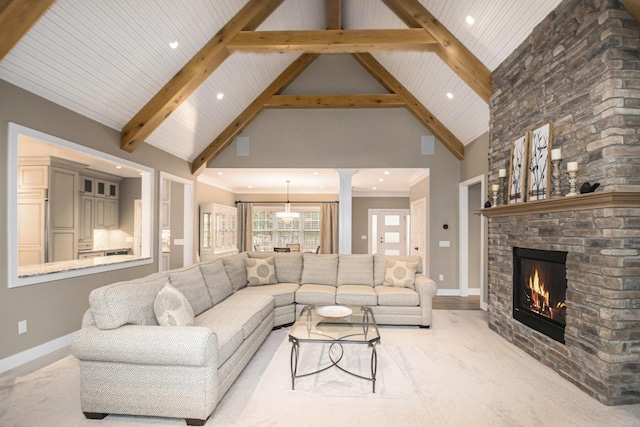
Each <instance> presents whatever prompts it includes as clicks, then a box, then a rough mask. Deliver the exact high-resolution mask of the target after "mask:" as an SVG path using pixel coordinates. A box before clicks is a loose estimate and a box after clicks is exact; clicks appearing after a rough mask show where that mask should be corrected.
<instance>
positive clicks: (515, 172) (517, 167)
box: [507, 132, 529, 204]
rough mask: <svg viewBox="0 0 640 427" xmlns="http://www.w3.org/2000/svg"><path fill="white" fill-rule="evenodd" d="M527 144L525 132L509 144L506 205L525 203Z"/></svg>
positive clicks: (527, 134)
mask: <svg viewBox="0 0 640 427" xmlns="http://www.w3.org/2000/svg"><path fill="white" fill-rule="evenodd" d="M528 142H529V133H528V132H527V133H525V134H524V135H522V136H521V137H519V138H517V139H516V140H515V141H513V142H512V143H511V160H510V162H511V164H510V167H509V197H508V198H507V202H508V204H513V203H522V202H524V201H525V191H526V188H527V187H526V186H525V181H526V179H527V154H528V150H527V146H528Z"/></svg>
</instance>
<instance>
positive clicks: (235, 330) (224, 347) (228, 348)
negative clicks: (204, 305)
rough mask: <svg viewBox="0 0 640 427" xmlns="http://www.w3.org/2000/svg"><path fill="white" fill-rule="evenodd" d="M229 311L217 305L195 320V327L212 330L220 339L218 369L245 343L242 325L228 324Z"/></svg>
mask: <svg viewBox="0 0 640 427" xmlns="http://www.w3.org/2000/svg"><path fill="white" fill-rule="evenodd" d="M228 311H230V310H229V309H224V308H222V309H221V308H219V305H216V306H214V307H213V308H210V309H209V310H207V311H205V312H204V313H202V314H201V315H200V316H198V317H196V319H195V326H204V327H206V328H209V329H211V330H212V331H213V332H214V333H215V334H216V336H217V338H218V367H220V366H222V364H223V363H224V362H226V361H227V359H229V357H231V355H232V354H233V353H234V352H235V351H236V350H237V349H238V347H240V345H241V344H242V341H244V331H243V329H242V324H240V325H239V324H236V323H232V322H228V321H227V318H226V317H227V312H228ZM231 311H232V310H231Z"/></svg>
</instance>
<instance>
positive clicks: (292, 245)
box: [286, 243, 300, 252]
mask: <svg viewBox="0 0 640 427" xmlns="http://www.w3.org/2000/svg"><path fill="white" fill-rule="evenodd" d="M286 246H287V248H289V249H290V251H291V252H300V243H287V245H286Z"/></svg>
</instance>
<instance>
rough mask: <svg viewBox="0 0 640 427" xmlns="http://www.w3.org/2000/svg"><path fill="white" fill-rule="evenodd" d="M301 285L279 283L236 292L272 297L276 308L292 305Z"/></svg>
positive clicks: (250, 287) (237, 293)
mask: <svg viewBox="0 0 640 427" xmlns="http://www.w3.org/2000/svg"><path fill="white" fill-rule="evenodd" d="M299 287H300V285H298V284H297V283H277V284H275V285H265V286H247V287H246V288H244V289H240V290H239V291H238V292H236V295H271V296H272V297H273V298H274V300H275V305H276V307H283V306H285V305H291V304H293V303H294V302H295V300H296V291H297V290H298V288H299Z"/></svg>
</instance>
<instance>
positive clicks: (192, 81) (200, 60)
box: [120, 0, 283, 153]
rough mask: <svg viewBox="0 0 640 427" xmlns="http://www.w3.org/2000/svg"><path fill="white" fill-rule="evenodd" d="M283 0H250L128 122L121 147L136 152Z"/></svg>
mask: <svg viewBox="0 0 640 427" xmlns="http://www.w3.org/2000/svg"><path fill="white" fill-rule="evenodd" d="M282 2H283V0H250V1H249V2H248V3H247V4H246V5H245V6H244V7H243V8H242V9H240V11H239V12H238V13H237V14H236V15H235V16H234V17H233V18H231V20H230V21H229V22H228V23H227V24H226V25H225V26H224V27H222V29H221V30H220V31H218V33H217V34H216V35H215V36H214V37H213V38H212V39H211V40H209V42H208V43H207V44H206V45H204V47H203V48H202V49H200V51H199V52H198V53H197V54H196V55H195V56H194V57H193V58H191V60H190V61H189V62H187V64H186V65H185V66H184V67H182V69H181V70H180V71H178V73H177V74H176V75H175V76H174V77H173V78H172V79H171V80H169V82H168V83H167V84H166V85H164V87H163V88H162V89H160V91H159V92H158V93H157V94H156V95H155V96H154V97H153V98H151V100H150V101H149V102H148V103H147V104H146V105H145V106H144V107H142V109H141V110H140V111H139V112H138V113H137V114H136V115H135V116H134V117H133V118H132V119H131V120H130V121H129V123H127V124H126V125H125V126H124V128H122V132H121V140H120V147H121V148H122V149H123V150H125V151H128V152H130V153H131V152H133V151H134V150H135V149H136V148H137V147H139V146H140V144H142V143H143V142H144V140H145V139H146V138H147V137H148V136H149V135H151V133H152V132H153V131H154V130H156V129H157V128H158V126H160V124H161V123H162V122H163V121H164V120H165V119H166V118H167V117H168V116H169V115H170V114H171V113H172V112H174V111H175V110H176V109H177V108H178V107H179V106H180V104H181V103H182V102H183V101H184V100H186V99H187V98H188V97H189V96H190V95H191V94H192V93H193V92H194V91H195V90H196V89H197V88H198V87H199V86H200V84H202V82H204V81H205V80H206V79H207V78H208V77H209V76H210V75H211V73H213V72H214V71H215V70H216V68H218V67H219V66H220V64H222V62H224V60H225V59H227V58H228V57H229V55H230V54H231V53H230V52H229V51H228V50H227V49H226V46H227V43H228V42H229V41H230V40H231V39H233V37H234V36H235V35H236V34H238V33H239V32H240V31H242V30H255V29H256V28H257V27H258V26H259V25H260V24H261V23H262V22H264V20H265V19H266V18H267V17H268V16H269V15H270V14H271V13H272V12H273V11H274V10H275V9H276V8H277V7H278V6H280V4H281V3H282Z"/></svg>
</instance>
